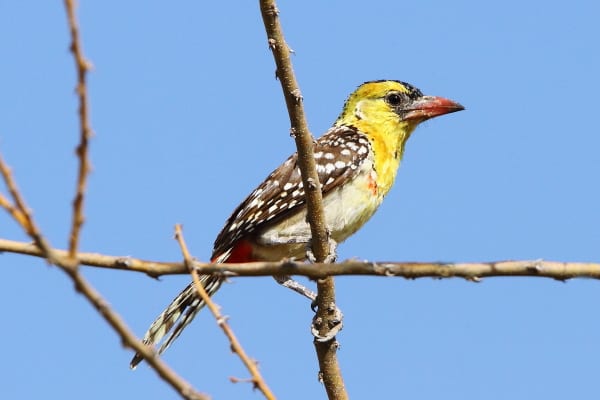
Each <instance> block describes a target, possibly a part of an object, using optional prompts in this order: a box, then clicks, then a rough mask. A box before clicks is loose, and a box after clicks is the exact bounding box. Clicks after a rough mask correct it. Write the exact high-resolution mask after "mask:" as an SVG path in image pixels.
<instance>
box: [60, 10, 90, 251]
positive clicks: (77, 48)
mask: <svg viewBox="0 0 600 400" xmlns="http://www.w3.org/2000/svg"><path fill="white" fill-rule="evenodd" d="M65 8H66V10H67V20H68V23H69V31H70V33H71V46H70V49H71V53H73V59H74V60H75V68H76V70H77V87H76V92H77V95H78V97H79V125H80V135H79V136H80V138H79V145H78V146H77V148H76V149H75V153H76V154H77V158H78V159H79V168H78V169H77V186H76V189H75V197H74V199H73V218H72V223H71V233H70V234H69V257H70V258H75V255H76V254H77V248H78V246H79V234H80V231H81V226H82V225H83V222H84V216H83V200H84V197H85V188H86V184H87V176H88V174H89V172H90V162H89V158H88V143H89V140H90V138H91V137H92V128H91V125H90V117H89V101H88V92H87V84H86V76H87V72H88V71H89V70H90V68H91V66H90V63H89V62H88V61H87V60H86V59H85V56H84V55H83V46H82V44H81V39H80V36H79V26H78V24H77V17H76V15H75V4H74V0H65Z"/></svg>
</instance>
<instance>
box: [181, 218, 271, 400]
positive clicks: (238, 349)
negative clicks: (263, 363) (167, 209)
mask: <svg viewBox="0 0 600 400" xmlns="http://www.w3.org/2000/svg"><path fill="white" fill-rule="evenodd" d="M175 239H176V240H177V242H178V243H179V247H180V248H181V253H182V254H183V259H184V264H185V266H186V268H187V269H188V271H189V273H190V275H192V279H193V281H194V287H195V288H196V292H197V293H198V296H200V298H201V299H202V301H204V303H205V304H206V307H208V309H209V310H210V312H211V313H212V315H213V316H214V317H215V319H216V320H217V325H219V327H220V328H221V329H222V330H223V332H224V333H225V336H227V339H229V343H230V344H231V350H232V351H233V352H234V353H236V354H237V355H238V356H239V357H240V359H241V360H242V363H243V364H244V366H245V367H246V369H247V370H248V372H250V375H252V383H253V384H254V387H255V388H258V390H260V391H261V392H262V394H263V395H264V396H265V398H267V399H268V400H275V396H274V395H273V393H272V392H271V389H269V386H268V385H267V383H266V382H265V380H264V379H263V377H262V375H261V374H260V371H259V370H258V365H257V364H256V362H255V361H253V360H251V359H250V357H248V355H247V354H246V351H245V350H244V348H243V347H242V345H241V344H240V342H239V341H238V340H237V337H236V336H235V334H234V333H233V329H231V327H230V326H229V324H228V323H227V317H226V316H224V315H223V314H221V312H220V311H219V307H218V306H217V305H216V304H215V303H214V302H213V301H212V299H211V298H210V296H209V295H208V293H206V290H205V289H204V286H202V283H201V282H200V278H199V276H198V272H196V270H195V269H194V262H193V259H192V256H191V255H190V252H189V251H188V248H187V245H186V244H185V240H184V239H183V232H182V230H181V225H179V224H177V225H175Z"/></svg>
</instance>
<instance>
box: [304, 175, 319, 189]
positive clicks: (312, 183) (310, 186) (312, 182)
mask: <svg viewBox="0 0 600 400" xmlns="http://www.w3.org/2000/svg"><path fill="white" fill-rule="evenodd" d="M306 183H308V188H307V189H308V190H317V183H316V182H315V180H314V179H313V178H310V177H309V178H308V179H307V180H306Z"/></svg>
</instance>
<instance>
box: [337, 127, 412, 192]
mask: <svg viewBox="0 0 600 400" xmlns="http://www.w3.org/2000/svg"><path fill="white" fill-rule="evenodd" d="M352 117H353V118H348V119H342V120H339V121H338V123H337V124H343V125H351V126H354V127H355V128H357V129H358V130H359V131H360V132H362V133H364V134H365V136H367V138H368V139H369V141H370V142H371V146H372V148H373V153H374V158H375V160H374V164H375V172H376V173H377V188H378V193H379V195H380V196H382V197H383V196H385V195H386V194H387V193H388V192H389V190H390V188H391V187H392V185H393V184H394V180H395V179H396V173H397V172H398V167H399V166H400V162H401V161H402V156H403V155H404V146H405V144H406V141H407V140H408V138H409V137H410V134H411V133H412V131H413V130H414V129H415V127H416V125H414V124H410V123H407V122H406V121H401V120H399V119H398V118H378V120H377V121H376V122H372V121H370V120H368V119H364V118H357V117H358V116H355V115H353V116H352Z"/></svg>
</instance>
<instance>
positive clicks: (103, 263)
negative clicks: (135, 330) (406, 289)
mask: <svg viewBox="0 0 600 400" xmlns="http://www.w3.org/2000/svg"><path fill="white" fill-rule="evenodd" d="M0 252H9V253H18V254H26V255H30V256H35V257H42V258H43V257H44V256H43V254H42V251H41V250H40V249H39V248H38V247H37V246H36V245H35V244H33V243H24V242H16V241H12V240H4V239H0ZM54 252H55V253H56V255H57V256H59V257H65V256H67V252H66V251H64V250H54ZM77 259H78V260H79V262H80V263H81V264H83V265H87V266H91V267H99V268H110V269H118V270H123V271H134V272H143V273H146V274H148V275H150V276H152V277H159V276H162V275H187V274H189V271H188V269H187V268H186V266H185V264H184V263H182V262H156V261H145V260H140V259H137V258H132V257H118V256H107V255H102V254H97V253H78V254H77ZM194 267H195V268H196V269H197V271H198V273H200V274H214V273H218V274H223V275H226V276H272V275H303V276H308V277H311V278H315V279H317V278H323V277H326V276H333V275H374V276H401V277H404V278H408V279H416V278H464V279H467V280H471V281H477V280H479V279H480V278H487V277H498V276H530V277H544V278H552V279H558V280H567V279H571V278H593V279H600V263H582V262H560V261H543V260H531V261H491V262H479V263H445V262H438V263H428V262H368V261H358V260H347V261H344V262H340V263H337V264H324V263H317V264H305V263H300V262H295V261H290V260H284V261H281V262H255V263H244V264H210V263H201V262H194Z"/></svg>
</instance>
